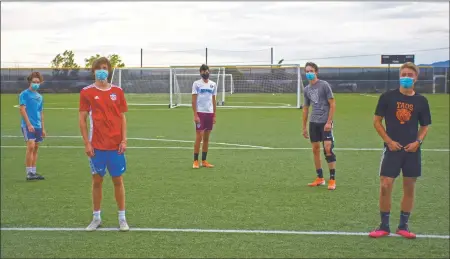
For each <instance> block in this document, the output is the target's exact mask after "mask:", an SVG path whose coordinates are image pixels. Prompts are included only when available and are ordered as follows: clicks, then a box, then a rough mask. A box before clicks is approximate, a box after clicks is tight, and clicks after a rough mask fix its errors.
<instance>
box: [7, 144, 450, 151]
mask: <svg viewBox="0 0 450 259" xmlns="http://www.w3.org/2000/svg"><path fill="white" fill-rule="evenodd" d="M0 147H1V148H26V146H25V145H23V146H0ZM39 148H59V149H77V148H80V149H82V148H84V146H44V145H41V146H39ZM127 149H182V150H183V149H185V150H191V149H192V147H168V146H165V147H156V146H155V147H150V146H147V147H134V146H128V147H127ZM209 149H215V150H308V151H310V150H311V148H309V147H298V148H295V147H294V148H282V147H280V148H271V147H268V148H254V147H209ZM333 150H340V151H377V152H380V151H382V150H383V149H382V148H334V149H333ZM422 151H427V152H449V151H450V150H449V149H422Z"/></svg>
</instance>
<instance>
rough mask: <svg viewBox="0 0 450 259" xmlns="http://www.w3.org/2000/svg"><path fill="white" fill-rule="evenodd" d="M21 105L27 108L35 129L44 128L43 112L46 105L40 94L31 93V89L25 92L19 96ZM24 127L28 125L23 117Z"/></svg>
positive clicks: (22, 123)
mask: <svg viewBox="0 0 450 259" xmlns="http://www.w3.org/2000/svg"><path fill="white" fill-rule="evenodd" d="M19 105H20V106H22V105H23V106H25V110H26V111H27V115H28V119H29V120H30V123H31V125H32V126H33V127H34V128H37V129H40V128H42V118H41V112H42V108H43V105H44V98H43V97H42V95H40V94H39V93H38V92H34V91H31V90H30V89H27V90H24V91H23V92H21V93H20V95H19ZM21 125H22V127H26V126H27V124H26V123H25V120H24V119H23V117H22V121H21Z"/></svg>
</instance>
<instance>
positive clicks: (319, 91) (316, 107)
mask: <svg viewBox="0 0 450 259" xmlns="http://www.w3.org/2000/svg"><path fill="white" fill-rule="evenodd" d="M304 96H305V105H306V106H312V111H311V115H310V119H309V121H310V122H315V123H326V122H327V120H328V114H329V112H330V104H329V103H328V99H332V98H334V96H333V91H332V90H331V87H330V85H329V84H328V82H327V81H323V80H320V79H319V80H318V81H317V82H316V83H315V84H314V85H311V84H309V85H307V86H306V87H305V91H304Z"/></svg>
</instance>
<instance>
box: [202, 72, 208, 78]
mask: <svg viewBox="0 0 450 259" xmlns="http://www.w3.org/2000/svg"><path fill="white" fill-rule="evenodd" d="M200 75H201V76H202V78H203V79H208V78H209V73H205V74H200Z"/></svg>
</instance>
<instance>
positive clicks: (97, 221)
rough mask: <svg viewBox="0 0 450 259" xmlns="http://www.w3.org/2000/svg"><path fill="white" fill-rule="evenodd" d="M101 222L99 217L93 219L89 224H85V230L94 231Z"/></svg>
mask: <svg viewBox="0 0 450 259" xmlns="http://www.w3.org/2000/svg"><path fill="white" fill-rule="evenodd" d="M101 224H102V221H101V220H100V219H93V220H92V222H91V224H89V226H87V228H86V231H95V230H96V229H97V228H98V227H100V225H101Z"/></svg>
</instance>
